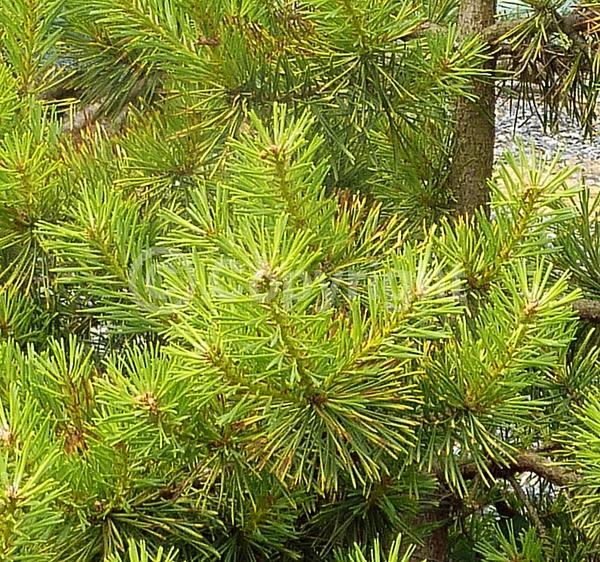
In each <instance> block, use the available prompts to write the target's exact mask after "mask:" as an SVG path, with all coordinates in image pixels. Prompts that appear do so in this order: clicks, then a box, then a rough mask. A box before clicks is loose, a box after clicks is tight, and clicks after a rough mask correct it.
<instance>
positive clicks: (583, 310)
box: [573, 299, 600, 323]
mask: <svg viewBox="0 0 600 562" xmlns="http://www.w3.org/2000/svg"><path fill="white" fill-rule="evenodd" d="M573 309H574V310H575V312H577V314H578V315H579V318H581V320H587V321H589V322H594V323H600V301H595V300H591V299H580V300H578V301H575V302H574V303H573Z"/></svg>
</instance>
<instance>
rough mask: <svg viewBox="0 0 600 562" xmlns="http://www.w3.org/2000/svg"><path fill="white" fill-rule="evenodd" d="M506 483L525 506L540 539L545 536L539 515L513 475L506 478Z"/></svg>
mask: <svg viewBox="0 0 600 562" xmlns="http://www.w3.org/2000/svg"><path fill="white" fill-rule="evenodd" d="M508 481H509V482H510V485H511V486H512V487H513V489H514V491H515V494H517V497H518V498H519V500H520V501H521V503H522V504H523V505H524V506H525V509H526V510H527V513H529V517H530V518H531V520H532V521H533V525H534V526H535V528H536V529H537V531H538V533H539V535H540V537H544V536H546V529H545V527H544V525H543V523H542V520H541V519H540V515H539V513H538V511H537V509H536V508H535V506H534V505H533V504H532V503H531V501H530V499H529V498H528V497H527V494H526V493H525V490H523V487H522V486H521V484H519V482H518V481H517V479H516V478H515V476H514V474H511V475H509V476H508Z"/></svg>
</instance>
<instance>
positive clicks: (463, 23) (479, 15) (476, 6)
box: [449, 0, 496, 215]
mask: <svg viewBox="0 0 600 562" xmlns="http://www.w3.org/2000/svg"><path fill="white" fill-rule="evenodd" d="M495 13H496V0H462V1H461V3H460V10H459V16H458V29H459V35H460V36H461V37H464V36H466V35H469V34H472V33H481V34H483V33H484V32H485V30H487V29H488V28H489V27H490V26H491V25H493V24H494V20H495ZM494 67H495V60H494V58H493V57H492V58H491V59H490V60H489V61H488V62H487V63H486V69H487V70H489V71H493V69H494ZM472 86H473V93H474V94H475V96H477V100H476V101H470V100H467V99H464V98H461V99H459V101H458V103H457V106H456V113H455V119H456V128H455V136H454V151H453V157H452V166H451V170H450V179H449V182H450V184H449V185H450V189H451V191H452V194H453V196H454V198H455V210H456V212H457V213H458V214H460V215H469V214H473V212H474V211H475V210H476V209H477V208H479V207H482V206H485V205H486V204H487V203H488V200H489V190H488V187H487V182H488V179H489V178H490V177H491V175H492V168H493V165H494V141H495V113H496V93H495V90H494V82H493V78H492V77H488V78H478V79H475V80H474V81H473V85H472Z"/></svg>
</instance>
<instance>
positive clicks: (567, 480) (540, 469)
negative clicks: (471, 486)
mask: <svg viewBox="0 0 600 562" xmlns="http://www.w3.org/2000/svg"><path fill="white" fill-rule="evenodd" d="M488 470H489V472H490V474H491V475H492V476H494V477H496V478H509V477H510V476H512V475H514V474H519V473H521V472H533V473H534V474H537V475H538V476H539V477H540V478H543V479H544V480H546V481H548V482H550V483H552V484H555V485H556V486H568V485H570V484H574V483H575V482H577V481H578V480H579V476H578V475H577V474H576V473H575V472H573V471H571V470H568V469H566V468H562V467H558V466H556V465H554V464H552V463H551V462H550V461H549V460H547V459H546V458H544V457H543V456H541V455H540V454H539V453H532V452H523V453H520V454H519V455H517V456H516V457H515V459H514V462H512V463H510V464H509V465H508V466H505V465H502V464H498V463H495V462H491V463H490V464H489V466H488ZM461 472H462V474H463V476H464V477H465V478H466V479H472V478H474V477H475V476H477V475H478V474H479V470H478V468H477V465H476V464H475V463H469V464H465V465H463V466H462V467H461Z"/></svg>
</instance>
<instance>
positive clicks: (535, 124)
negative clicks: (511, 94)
mask: <svg viewBox="0 0 600 562" xmlns="http://www.w3.org/2000/svg"><path fill="white" fill-rule="evenodd" d="M519 141H520V142H523V144H524V145H525V147H526V148H527V147H529V146H531V145H532V144H533V145H534V146H535V147H536V149H537V150H539V151H541V152H543V153H545V154H546V155H547V156H548V157H550V158H552V157H554V156H555V155H556V154H558V155H559V158H560V161H561V162H564V163H565V164H568V165H576V166H578V167H580V172H579V174H578V175H577V176H576V177H575V178H574V179H578V178H583V179H584V180H585V182H586V184H590V185H599V186H600V124H599V125H598V127H597V128H596V132H595V133H594V135H593V137H592V138H591V139H587V138H584V136H583V132H582V131H581V129H580V128H579V127H578V126H577V124H576V123H574V122H572V121H571V120H569V118H568V117H567V116H566V115H562V116H561V117H560V118H559V122H558V127H557V130H556V132H550V131H546V132H544V129H543V127H542V124H541V122H540V120H539V118H538V117H537V116H536V114H535V111H532V110H531V108H529V107H526V106H525V107H519V108H517V106H516V103H514V102H513V103H512V104H511V103H510V100H507V99H502V98H501V99H500V100H499V102H498V105H497V108H496V150H495V152H496V158H499V157H500V156H501V155H502V153H503V152H504V151H505V150H510V151H517V150H518V143H519Z"/></svg>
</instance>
